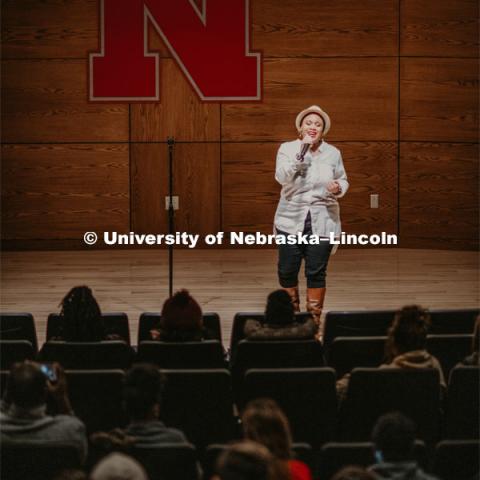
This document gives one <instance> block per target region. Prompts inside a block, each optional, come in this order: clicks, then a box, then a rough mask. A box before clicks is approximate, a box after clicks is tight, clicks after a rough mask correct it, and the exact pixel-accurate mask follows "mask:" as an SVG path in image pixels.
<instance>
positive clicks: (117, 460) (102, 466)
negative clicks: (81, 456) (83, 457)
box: [90, 452, 148, 480]
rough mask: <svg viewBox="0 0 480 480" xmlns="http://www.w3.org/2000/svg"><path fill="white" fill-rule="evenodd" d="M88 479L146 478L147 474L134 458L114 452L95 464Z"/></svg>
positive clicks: (131, 479) (124, 479)
mask: <svg viewBox="0 0 480 480" xmlns="http://www.w3.org/2000/svg"><path fill="white" fill-rule="evenodd" d="M90 480H148V476H147V473H146V472H145V469H144V468H143V467H142V466H141V465H140V464H139V463H138V462H137V461H136V460H134V459H133V458H131V457H128V456H127V455H124V454H123V453H117V452H116V453H111V454H110V455H108V456H106V457H105V458H103V459H102V460H101V461H100V462H98V463H97V465H95V467H94V468H93V470H92V473H91V474H90Z"/></svg>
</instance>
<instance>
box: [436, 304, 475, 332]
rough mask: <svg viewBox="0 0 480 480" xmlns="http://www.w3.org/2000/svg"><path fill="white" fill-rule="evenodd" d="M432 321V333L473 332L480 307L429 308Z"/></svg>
mask: <svg viewBox="0 0 480 480" xmlns="http://www.w3.org/2000/svg"><path fill="white" fill-rule="evenodd" d="M429 313H430V319H431V322H432V325H431V328H430V333H431V334H437V335H447V334H455V333H467V334H472V333H473V327H474V325H475V319H476V318H477V315H478V314H479V313H480V309H478V308H460V309H450V310H446V309H432V310H429Z"/></svg>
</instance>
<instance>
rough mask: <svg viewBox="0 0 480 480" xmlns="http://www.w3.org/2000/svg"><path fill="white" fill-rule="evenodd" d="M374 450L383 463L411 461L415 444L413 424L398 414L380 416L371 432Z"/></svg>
mask: <svg viewBox="0 0 480 480" xmlns="http://www.w3.org/2000/svg"><path fill="white" fill-rule="evenodd" d="M372 441H373V443H374V444H375V449H376V450H378V451H380V452H381V453H382V457H383V460H384V461H385V462H402V461H406V460H411V459H412V456H413V447H414V444H415V424H414V423H413V422H412V420H410V419H409V418H408V417H406V416H405V415H403V414H402V413H399V412H392V413H387V414H385V415H382V416H381V417H380V418H379V419H378V420H377V423H376V424H375V426H374V427H373V432H372Z"/></svg>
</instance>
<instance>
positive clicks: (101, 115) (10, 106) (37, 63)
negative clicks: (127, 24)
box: [2, 60, 128, 143]
mask: <svg viewBox="0 0 480 480" xmlns="http://www.w3.org/2000/svg"><path fill="white" fill-rule="evenodd" d="M2 107H3V108H2V141H3V142H9V143H36V142H45V143H50V142H81V141H83V142H96V141H102V142H116V141H128V105H124V104H112V103H104V104H100V103H97V104H92V103H88V102H87V62H86V61H85V60H7V61H4V62H2Z"/></svg>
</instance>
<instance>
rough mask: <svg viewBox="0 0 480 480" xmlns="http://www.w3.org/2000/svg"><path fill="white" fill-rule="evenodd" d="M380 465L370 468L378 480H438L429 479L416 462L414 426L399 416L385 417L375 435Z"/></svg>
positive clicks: (390, 415) (373, 439) (388, 415)
mask: <svg viewBox="0 0 480 480" xmlns="http://www.w3.org/2000/svg"><path fill="white" fill-rule="evenodd" d="M372 441H373V444H374V449H375V451H374V454H375V458H376V461H377V463H376V464H375V465H373V466H371V467H370V469H369V470H370V471H371V472H373V473H374V474H375V475H376V476H377V478H378V479H384V480H437V479H436V478H435V477H432V476H431V475H427V474H426V473H425V472H423V470H422V469H421V468H420V467H419V466H418V465H417V462H416V461H415V459H414V455H413V447H414V445H415V424H414V423H413V422H412V421H411V420H410V419H409V418H407V417H405V416H404V415H402V414H401V413H398V412H392V413H387V414H385V415H382V416H381V417H380V418H379V419H378V421H377V423H376V424H375V426H374V427H373V432H372Z"/></svg>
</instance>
